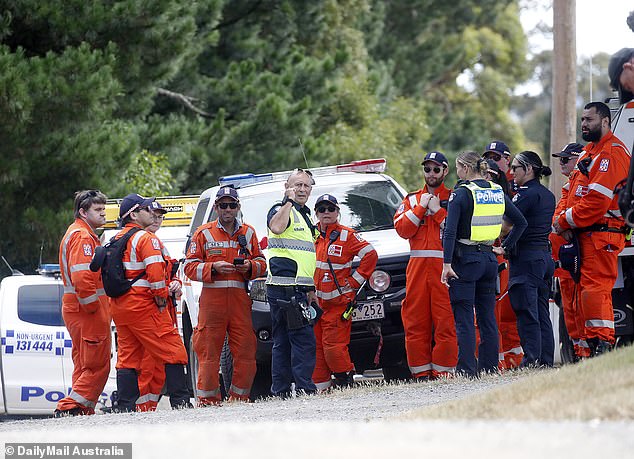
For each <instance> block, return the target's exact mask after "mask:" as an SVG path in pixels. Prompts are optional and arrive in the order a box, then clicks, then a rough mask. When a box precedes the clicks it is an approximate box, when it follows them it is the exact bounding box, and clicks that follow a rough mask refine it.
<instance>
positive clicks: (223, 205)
mask: <svg viewBox="0 0 634 459" xmlns="http://www.w3.org/2000/svg"><path fill="white" fill-rule="evenodd" d="M218 207H220V208H221V209H226V208H227V207H229V208H231V209H237V208H238V203H237V202H219V203H218Z"/></svg>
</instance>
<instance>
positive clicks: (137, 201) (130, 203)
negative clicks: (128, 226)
mask: <svg viewBox="0 0 634 459" xmlns="http://www.w3.org/2000/svg"><path fill="white" fill-rule="evenodd" d="M155 199H156V198H144V197H143V196H139V195H138V194H136V193H132V194H129V195H127V196H126V197H125V198H123V200H122V201H121V205H120V206H119V218H122V219H123V218H125V217H127V216H128V215H130V214H131V213H132V212H134V211H135V210H137V209H140V208H142V207H147V208H149V207H150V206H151V205H152V203H153V202H154V200H155Z"/></svg>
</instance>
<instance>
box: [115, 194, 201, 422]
mask: <svg viewBox="0 0 634 459" xmlns="http://www.w3.org/2000/svg"><path fill="white" fill-rule="evenodd" d="M153 202H154V198H149V199H146V198H143V197H141V196H139V195H138V194H129V195H128V196H126V197H125V198H123V201H121V206H120V207H119V217H120V218H121V223H122V224H123V225H124V227H123V229H122V230H121V231H120V232H119V233H118V234H117V235H116V236H115V237H116V238H117V239H118V238H120V237H122V236H123V235H124V234H126V233H127V232H129V231H135V233H134V234H133V235H132V237H131V238H130V239H129V240H128V242H127V245H126V248H125V251H124V252H123V267H124V268H125V276H126V279H128V280H134V279H137V280H135V281H134V282H133V284H132V287H131V288H130V290H128V291H127V292H126V293H124V294H123V295H122V296H120V297H117V298H111V300H110V305H111V307H112V317H113V319H114V323H115V325H116V326H117V341H118V345H119V347H118V354H117V392H118V395H119V400H118V407H117V411H120V412H126V411H136V402H137V399H138V398H139V395H140V394H139V381H138V373H139V371H140V369H141V366H142V364H141V362H142V360H143V356H144V355H145V353H149V354H150V355H151V356H152V357H153V358H154V359H155V360H158V361H160V362H162V363H163V364H164V365H165V380H166V382H167V393H168V394H169V396H170V405H171V406H172V408H174V409H180V408H189V407H191V406H192V405H191V404H190V403H189V390H188V388H187V380H186V377H185V364H187V352H186V351H185V346H184V345H183V340H182V339H181V337H180V335H179V333H178V329H177V328H175V327H174V324H173V323H172V318H171V316H170V313H169V311H168V310H166V306H167V297H168V295H169V290H168V287H167V285H166V279H167V273H166V267H165V260H164V259H163V254H162V253H161V241H159V240H158V238H157V237H156V236H155V235H154V234H152V233H150V232H147V231H144V230H143V228H147V227H148V226H150V225H151V224H152V223H153V222H154V216H153V214H152V210H151V209H150V207H151V206H152V203H153Z"/></svg>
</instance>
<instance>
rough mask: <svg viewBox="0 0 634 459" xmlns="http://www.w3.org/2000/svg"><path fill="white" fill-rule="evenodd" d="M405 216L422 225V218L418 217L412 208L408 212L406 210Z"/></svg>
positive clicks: (415, 223)
mask: <svg viewBox="0 0 634 459" xmlns="http://www.w3.org/2000/svg"><path fill="white" fill-rule="evenodd" d="M405 216H406V217H407V219H408V220H409V221H410V222H412V223H413V224H414V225H416V226H418V225H420V218H418V217H417V216H416V214H415V213H414V212H413V211H412V210H408V211H407V212H405Z"/></svg>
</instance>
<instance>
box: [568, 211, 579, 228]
mask: <svg viewBox="0 0 634 459" xmlns="http://www.w3.org/2000/svg"><path fill="white" fill-rule="evenodd" d="M565 215H566V221H567V222H568V224H569V225H570V227H571V228H576V227H577V224H576V223H575V220H574V218H572V207H571V208H570V209H567V210H566V214H565Z"/></svg>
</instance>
